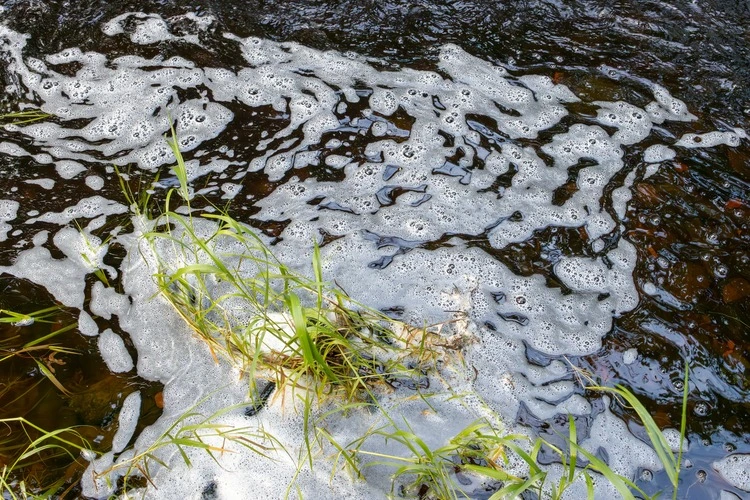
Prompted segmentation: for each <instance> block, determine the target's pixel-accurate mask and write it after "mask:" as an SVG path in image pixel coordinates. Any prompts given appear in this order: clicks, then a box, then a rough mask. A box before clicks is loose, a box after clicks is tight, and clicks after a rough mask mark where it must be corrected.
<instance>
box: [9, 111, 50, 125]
mask: <svg viewBox="0 0 750 500" xmlns="http://www.w3.org/2000/svg"><path fill="white" fill-rule="evenodd" d="M51 116H53V115H51V114H49V113H45V112H44V111H42V110H41V109H27V110H24V111H13V112H11V113H4V114H0V122H5V123H6V124H8V125H24V124H26V123H32V122H36V121H39V120H46V119H47V118H50V117H51Z"/></svg>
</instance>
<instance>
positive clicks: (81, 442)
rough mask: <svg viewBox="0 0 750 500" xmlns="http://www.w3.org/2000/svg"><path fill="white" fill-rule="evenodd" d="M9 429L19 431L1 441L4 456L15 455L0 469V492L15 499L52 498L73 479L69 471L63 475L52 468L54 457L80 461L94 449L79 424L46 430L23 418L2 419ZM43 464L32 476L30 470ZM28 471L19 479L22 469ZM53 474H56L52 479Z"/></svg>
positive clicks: (1, 452) (0, 422) (0, 456)
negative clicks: (82, 456)
mask: <svg viewBox="0 0 750 500" xmlns="http://www.w3.org/2000/svg"><path fill="white" fill-rule="evenodd" d="M0 424H2V425H3V426H4V427H6V428H7V429H14V431H15V432H16V434H15V435H14V436H12V437H11V438H10V439H2V440H0V458H2V456H11V457H12V458H11V459H10V460H8V461H7V462H5V463H4V464H3V465H2V468H0V494H2V495H8V496H9V497H10V498H12V499H14V500H15V499H18V498H23V499H26V498H50V497H51V496H52V495H53V494H55V493H57V492H58V490H59V489H60V488H62V487H63V486H64V485H65V483H66V482H67V481H68V480H69V479H70V478H69V477H68V476H67V474H66V472H63V473H62V474H59V473H58V472H57V471H56V470H54V469H50V468H49V467H48V464H49V462H50V461H51V460H55V459H57V458H60V457H63V456H67V457H68V459H69V460H70V462H71V463H72V462H75V461H78V460H80V457H79V454H80V452H81V451H83V450H91V446H90V444H89V443H88V441H86V439H85V438H84V437H83V436H82V435H81V434H80V433H79V432H78V431H77V430H76V428H75V427H66V428H62V429H54V430H49V431H48V430H45V429H43V428H41V427H39V426H38V425H35V424H34V423H33V422H30V421H29V420H27V419H25V418H23V417H13V418H2V419H0ZM34 466H37V469H39V468H40V467H39V466H41V474H39V475H37V474H34V475H33V476H32V475H29V474H28V471H29V470H30V469H31V468H32V467H34ZM24 470H25V471H27V473H25V474H22V476H24V477H23V478H22V479H18V478H17V476H18V475H19V472H20V471H24ZM50 476H54V477H53V478H52V479H50Z"/></svg>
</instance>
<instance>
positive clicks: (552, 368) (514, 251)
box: [0, 0, 750, 499]
mask: <svg viewBox="0 0 750 500" xmlns="http://www.w3.org/2000/svg"><path fill="white" fill-rule="evenodd" d="M748 26H750V5H749V4H748V3H747V2H743V1H739V0H738V1H735V2H731V1H723V2H722V1H697V0H696V1H692V2H687V1H679V2H626V1H622V2H604V1H576V2H573V1H569V2H553V1H549V2H544V1H528V2H497V3H492V4H489V5H488V4H486V3H485V2H471V1H467V2H430V3H421V2H390V1H388V2H370V1H341V2H282V3H276V2H247V3H239V2H203V3H200V4H199V5H186V4H184V3H177V2H128V3H126V4H119V3H110V2H93V1H92V2H29V1H6V2H3V3H2V4H0V83H1V84H2V85H3V87H4V88H5V89H6V90H5V92H4V93H3V95H2V96H0V114H1V113H6V112H11V111H16V110H18V109H23V108H25V107H33V108H41V109H42V110H43V111H45V112H47V113H49V114H51V115H53V116H52V117H50V118H47V119H45V120H41V121H38V122H34V123H26V124H16V125H9V126H5V127H4V128H2V129H0V193H2V194H0V266H2V271H3V273H4V274H2V282H0V287H1V288H0V289H2V290H3V292H2V293H3V295H2V297H0V307H2V308H3V309H11V310H23V312H30V311H33V310H37V309H41V308H43V307H48V306H50V305H52V304H54V303H58V304H62V306H64V307H63V308H62V309H61V310H60V311H59V312H58V313H56V316H55V317H54V318H53V320H52V324H53V325H59V326H63V325H65V324H70V323H71V322H74V321H77V322H78V328H76V329H73V330H71V331H70V332H67V333H66V334H65V335H66V337H64V338H65V339H66V340H65V343H66V345H69V346H74V347H75V348H76V349H78V350H79V351H81V352H83V353H84V355H82V356H70V355H68V356H66V355H64V354H61V355H58V356H57V358H59V359H61V360H63V362H64V363H66V364H64V365H63V364H56V361H55V357H53V358H52V360H50V358H49V357H48V358H47V359H46V361H45V362H46V363H47V364H46V366H47V367H48V368H49V367H50V366H51V367H53V368H56V371H55V373H56V374H57V377H58V379H59V381H61V382H62V383H63V385H65V386H67V387H69V388H70V389H71V392H73V393H74V396H73V397H67V396H65V395H63V394H60V391H59V389H58V388H57V387H55V386H54V385H53V384H49V378H48V377H47V378H45V377H44V374H43V373H42V372H41V369H40V368H39V367H38V365H36V364H35V362H33V360H28V359H27V360H25V361H23V362H22V361H16V360H13V363H12V364H11V363H6V366H4V367H2V370H3V372H2V374H3V375H2V376H3V377H4V379H3V381H2V382H3V384H10V382H11V381H13V384H15V385H14V386H13V387H15V389H13V390H11V391H5V390H4V392H3V393H2V395H0V397H2V398H3V399H4V401H3V403H2V404H0V407H2V408H4V409H3V410H2V411H3V413H2V414H1V415H0V417H3V418H7V417H11V416H18V415H19V414H22V415H23V416H26V417H27V418H28V419H30V420H33V421H35V422H38V423H40V425H42V426H43V427H50V426H54V425H74V424H86V425H93V426H95V427H96V430H94V431H92V432H93V434H92V435H91V436H90V438H91V439H95V440H98V442H99V443H100V444H101V445H102V448H103V450H106V449H107V447H110V446H113V445H112V443H113V441H114V443H115V445H118V437H117V436H116V435H115V433H116V431H117V429H118V422H119V426H123V423H124V422H126V421H127V419H125V418H123V417H118V416H117V415H118V413H120V412H121V411H120V409H121V408H122V407H123V406H124V405H125V406H127V405H128V404H130V405H131V406H132V404H133V403H132V402H131V403H127V401H126V400H127V399H128V396H129V395H131V394H136V393H137V395H138V398H139V404H140V410H138V411H137V412H136V413H139V415H140V416H139V417H138V418H137V419H131V420H133V423H134V422H135V420H138V424H137V425H136V426H135V429H134V430H132V432H131V436H133V440H134V439H135V437H136V436H138V435H139V434H140V432H141V430H143V429H144V428H146V427H147V426H149V425H151V424H153V423H154V422H155V421H157V419H159V418H160V415H161V411H162V410H161V408H160V407H161V406H164V403H163V401H161V398H162V397H163V396H162V394H164V395H166V396H169V394H171V393H180V391H188V389H187V388H185V387H181V386H179V384H177V383H176V382H175V381H174V379H175V373H174V372H170V370H169V369H168V367H165V366H162V365H160V364H159V363H158V360H157V359H156V358H158V349H162V348H163V347H164V346H163V345H159V346H156V347H154V346H149V345H147V342H146V341H145V340H144V338H146V337H147V334H148V333H149V332H150V333H153V332H154V331H156V330H155V328H156V327H155V326H154V325H157V326H158V325H162V323H159V322H158V321H157V320H153V319H151V320H149V319H148V318H151V317H152V316H149V315H150V314H151V315H159V314H162V313H160V312H158V310H156V312H154V311H152V310H151V309H149V307H152V306H150V305H146V300H145V298H144V297H145V295H148V294H147V293H146V292H144V290H147V288H139V287H140V286H142V285H139V284H137V281H138V278H137V271H132V270H131V268H133V267H137V266H135V265H132V261H131V259H134V258H135V253H134V252H132V251H131V249H130V247H128V241H129V240H128V234H127V233H130V232H132V231H133V228H132V226H128V225H127V224H125V223H123V220H124V218H127V215H126V214H127V211H128V209H127V205H128V202H127V200H126V199H125V197H124V195H123V192H122V187H121V184H120V183H119V182H118V175H117V172H116V171H115V169H114V168H113V165H116V166H117V168H118V170H119V171H120V172H121V173H122V172H127V173H128V176H127V180H128V183H129V185H130V189H132V190H133V191H135V192H140V191H141V190H142V189H143V188H144V187H146V186H150V185H151V183H152V180H153V179H154V178H157V176H158V179H159V181H158V183H157V184H156V186H155V188H154V189H155V193H154V199H155V200H157V201H161V200H163V197H164V193H165V192H166V190H167V189H168V188H169V187H171V186H174V185H175V182H176V179H175V178H174V177H173V175H172V174H171V173H170V171H169V165H170V164H171V162H173V158H172V156H171V153H170V152H169V149H168V147H167V146H166V144H165V143H164V141H163V139H162V135H163V134H164V133H166V132H168V130H169V120H173V121H174V123H175V124H176V130H177V133H178V136H179V138H180V141H181V148H182V149H183V151H184V153H185V158H186V160H187V161H188V165H189V175H190V178H191V181H192V188H193V190H194V192H195V193H197V194H199V195H200V196H199V198H200V199H202V200H206V201H205V202H203V204H204V205H205V206H209V205H210V204H214V205H217V206H227V207H229V208H228V210H229V212H230V213H231V214H232V215H233V216H234V217H236V218H238V219H240V220H243V221H244V222H246V223H248V224H250V225H251V226H253V227H254V228H256V229H257V230H258V231H259V232H260V233H261V234H263V235H264V238H266V240H267V242H268V243H269V244H271V245H273V248H274V249H275V250H276V251H277V252H278V255H279V257H280V258H281V259H282V261H285V262H287V263H289V264H290V265H292V266H294V267H297V268H299V269H300V270H304V269H305V266H306V265H307V262H309V259H308V257H309V254H310V251H311V248H310V241H311V240H312V238H313V237H315V238H317V239H318V240H319V241H320V242H321V244H322V245H323V246H322V253H323V257H324V271H325V276H326V277H327V279H331V280H333V279H334V278H335V279H336V282H337V283H338V284H339V285H340V286H342V288H343V289H345V290H346V291H347V292H348V293H350V294H351V295H352V296H353V297H355V298H356V299H358V300H360V301H362V302H364V303H366V304H368V305H370V306H372V307H377V308H381V309H383V310H385V311H388V312H389V313H390V314H394V315H398V316H399V317H400V318H402V319H405V320H407V321H411V322H415V323H417V324H419V323H421V322H422V321H429V322H437V321H444V320H449V319H452V318H453V317H454V316H453V315H454V314H456V313H454V311H461V312H462V313H464V314H467V315H468V317H469V318H470V320H471V324H472V325H473V326H472V328H474V330H472V331H473V332H474V334H475V335H476V337H477V338H478V339H479V342H480V345H481V348H475V349H474V350H471V349H470V350H469V351H468V352H467V353H466V356H467V359H468V360H469V361H470V362H471V363H473V366H474V367H475V368H476V369H477V378H476V380H474V381H473V382H472V384H471V389H472V390H476V391H477V392H478V393H479V394H481V395H482V397H483V398H485V400H486V401H487V402H488V404H489V405H490V406H491V407H492V408H493V410H495V411H497V412H498V413H499V414H501V416H502V417H503V419H504V420H506V421H508V422H514V423H515V424H519V425H521V426H525V427H526V428H528V429H532V430H533V431H534V432H536V433H541V434H545V435H552V434H553V433H551V431H550V429H558V428H562V427H561V418H563V419H564V418H565V415H566V414H567V413H572V414H574V415H576V418H577V421H578V422H579V426H580V428H581V432H582V434H581V436H583V435H590V437H591V439H592V441H591V443H592V446H593V447H594V449H596V446H595V445H594V443H596V445H597V446H600V447H601V449H602V450H604V451H602V453H603V454H604V456H606V457H608V459H609V460H610V462H611V463H612V464H618V465H620V466H622V470H624V471H628V472H629V473H630V474H632V476H633V477H634V479H637V481H638V484H639V485H640V486H642V487H644V489H646V490H647V491H652V492H655V491H658V490H665V491H668V488H669V486H668V481H667V479H666V476H665V475H664V474H663V473H662V472H660V471H659V470H658V467H655V466H654V464H650V462H649V459H648V458H643V456H642V455H639V454H638V453H636V452H635V451H633V452H632V453H633V458H632V460H630V463H628V457H627V456H626V455H627V453H628V450H637V449H638V446H637V445H636V444H632V443H631V444H629V445H628V446H623V450H620V451H619V452H618V450H617V447H618V446H619V444H614V443H619V441H618V439H620V437H618V436H622V435H624V434H618V432H620V433H626V434H627V433H628V432H629V434H628V436H630V439H631V440H633V443H635V442H637V441H638V439H640V440H647V439H646V437H645V433H644V432H643V430H642V428H641V427H640V426H639V425H638V422H637V420H636V419H635V418H634V415H633V413H632V412H630V411H628V410H627V409H624V408H623V407H622V406H620V405H618V404H615V403H612V404H610V405H609V409H605V406H606V404H605V403H606V402H608V401H604V400H602V399H597V398H595V397H593V396H592V395H590V394H588V395H587V397H588V398H589V399H588V400H587V399H584V398H583V397H582V396H583V395H584V391H583V390H582V389H581V388H580V386H578V385H576V383H575V377H574V375H573V373H572V371H571V369H570V366H571V365H572V366H576V367H579V368H582V369H585V370H588V371H589V372H591V373H592V374H594V376H595V377H597V379H598V380H599V381H600V382H602V383H603V384H606V385H613V384H616V383H622V384H624V385H626V386H627V387H630V388H631V389H632V390H633V391H634V392H635V393H636V394H637V395H638V396H639V398H641V400H642V401H644V403H646V405H647V406H648V408H649V410H650V411H651V412H652V414H653V415H654V416H655V419H656V421H657V423H658V424H660V425H661V426H663V427H672V428H674V427H678V426H679V418H680V401H681V394H682V391H681V386H680V384H681V379H682V373H683V367H684V363H685V362H686V361H687V363H688V365H689V381H690V382H689V389H690V400H689V405H688V420H687V430H688V441H689V447H688V449H687V452H686V455H685V459H686V464H687V465H686V469H685V470H684V471H683V474H682V476H681V484H680V495H679V498H694V499H703V498H732V495H736V496H737V497H739V498H745V497H747V496H748V495H750V473H749V472H748V469H750V459H749V458H748V456H749V455H748V454H750V417H749V416H748V415H750V411H749V410H750V407H749V406H750V405H749V403H748V393H749V391H750V381H749V380H748V369H750V365H749V364H748V359H750V357H749V356H750V351H749V349H748V345H749V344H748V339H749V335H750V334H748V324H750V313H749V310H748V308H749V306H750V254H749V253H748V249H749V248H750V247H749V246H748V238H750V235H749V233H748V222H747V221H748V215H750V197H749V196H748V195H749V192H750V184H749V182H750V156H749V154H750V149H749V148H748V145H749V144H750V142H748V140H747V138H746V135H745V132H744V131H745V130H748V121H750V99H749V97H750V86H749V85H750V64H748V61H750V54H749V53H748V51H749V50H750V28H748ZM197 199H198V198H196V200H197ZM196 203H197V202H196ZM199 205H200V204H199ZM80 234H85V235H87V237H86V238H82V237H81V236H80ZM82 254H85V255H86V257H85V258H82V257H81V255H82ZM92 262H94V263H96V264H97V265H92V264H91V263H92ZM95 267H99V268H101V269H104V272H106V273H108V276H109V281H111V283H107V285H111V286H102V282H101V280H100V279H99V278H97V277H96V276H95V274H94V273H93V272H92V269H93V268H95ZM129 273H130V274H129ZM149 297H150V295H149ZM143 318H146V319H143ZM149 321H152V323H149ZM165 321H166V320H165ZM164 325H167V328H169V322H167V323H164ZM30 328H32V329H34V330H33V332H32V331H31V330H30ZM49 328H50V327H49V324H42V323H37V324H36V325H34V326H33V327H22V326H18V327H11V326H8V327H6V330H3V335H4V336H5V339H6V340H7V341H8V342H11V341H13V338H14V336H16V335H21V337H20V338H25V337H23V336H24V335H29V336H30V335H35V336H39V335H43V334H44V333H46V332H49V331H50V330H49ZM175 328H176V327H175ZM82 334H83V335H82ZM61 338H62V337H61ZM16 340H17V339H16ZM170 342H171V344H170V345H175V344H174V342H175V341H173V340H170ZM155 349H156V350H155ZM196 349H198V348H197V347H196ZM123 350H124V351H126V353H127V355H123V356H120V357H117V356H114V355H111V356H109V357H108V355H106V354H103V357H104V361H102V359H101V356H100V355H99V353H100V352H103V351H107V352H109V351H117V352H120V353H122V351H123ZM191 352H192V351H191ZM168 358H169V360H172V361H174V362H175V363H179V362H182V361H179V358H178V357H174V356H173V357H169V356H168ZM128 360H130V364H128ZM149 362H151V363H152V364H149ZM196 363H197V364H198V365H200V362H196ZM200 366H202V365H200ZM37 381H41V382H43V383H41V382H40V383H39V384H37ZM504 381H510V382H507V384H506V382H504ZM44 384H47V385H44ZM18 387H23V388H24V389H23V390H21V389H18ZM175 387H180V388H179V390H178V389H175ZM170 391H172V392H170ZM198 392H200V391H198ZM21 394H22V396H21ZM196 394H197V393H196ZM167 399H168V400H169V397H167ZM130 401H133V399H132V398H131V399H130ZM165 408H166V412H167V413H169V412H170V411H171V410H170V406H169V401H167V404H166V407H165ZM610 411H611V412H612V414H613V415H615V416H617V417H619V418H621V419H623V420H624V421H625V422H626V423H628V427H627V429H628V430H625V427H622V428H620V427H618V426H617V424H606V425H605V424H602V423H601V422H602V421H604V420H605V419H606V418H609V416H610V413H609V412H610ZM51 415H54V417H50V416H51ZM118 418H119V421H118ZM466 423H468V422H466ZM134 425H135V423H134ZM616 429H619V431H618V430H616ZM563 432H564V431H563ZM610 432H611V433H612V434H611V438H610V439H608V438H607V433H610ZM630 434H632V436H631V435H630ZM633 436H634V437H633ZM123 439H124V438H122V437H121V438H119V441H123ZM124 440H125V443H122V446H121V449H120V450H117V451H118V452H119V451H122V449H124V448H125V445H132V444H133V440H131V439H130V437H127V439H124ZM118 446H119V445H118ZM2 457H3V455H0V458H2ZM85 466H86V464H83V465H81V466H80V467H79V468H78V469H76V467H69V468H68V471H66V473H69V474H70V477H71V481H73V480H74V478H75V477H77V475H79V474H81V473H82V469H83V468H84V467H85ZM628 467H630V468H628ZM652 469H653V470H654V472H651V470H652ZM644 471H645V472H644ZM35 473H38V474H41V472H39V470H36V471H35ZM282 483H283V481H282ZM164 484H167V483H164ZM211 484H214V483H211ZM217 484H218V490H219V491H222V486H221V483H217ZM272 486H273V487H276V488H279V487H281V488H283V484H282V485H279V484H276V485H272ZM198 487H199V488H201V490H202V491H204V492H205V491H207V490H206V488H204V487H203V486H198ZM310 488H311V489H310V490H309V492H310V493H309V494H310V495H311V496H310V497H312V496H315V494H314V493H313V492H318V491H322V490H317V489H315V487H313V486H310ZM214 489H216V488H214ZM382 489H386V490H387V487H383V488H382ZM209 490H210V491H213V490H212V489H210V488H209ZM92 491H93V490H91V489H88V490H86V489H85V488H84V491H83V492H82V491H81V490H80V489H78V488H77V487H74V488H73V489H72V490H71V492H72V493H73V494H75V495H83V494H84V493H85V494H87V495H92ZM161 491H162V492H165V491H172V490H169V487H168V486H164V487H163V489H162V490H161ZM151 494H152V495H155V496H156V497H158V496H159V493H153V492H152V493H151ZM318 494H321V493H318ZM161 495H168V494H167V493H161ZM722 495H723V496H722ZM163 498H167V496H163Z"/></svg>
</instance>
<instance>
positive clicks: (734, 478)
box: [713, 453, 750, 491]
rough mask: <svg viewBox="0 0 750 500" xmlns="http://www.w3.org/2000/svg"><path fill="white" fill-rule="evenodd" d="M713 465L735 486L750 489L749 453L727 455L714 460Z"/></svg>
mask: <svg viewBox="0 0 750 500" xmlns="http://www.w3.org/2000/svg"><path fill="white" fill-rule="evenodd" d="M713 467H714V469H716V470H717V471H719V474H721V475H722V477H723V478H724V479H726V480H727V482H729V484H731V485H732V486H734V487H735V488H739V489H741V490H744V491H750V455H742V454H739V453H738V454H734V455H729V456H728V457H725V458H723V459H721V460H717V461H716V462H714V463H713Z"/></svg>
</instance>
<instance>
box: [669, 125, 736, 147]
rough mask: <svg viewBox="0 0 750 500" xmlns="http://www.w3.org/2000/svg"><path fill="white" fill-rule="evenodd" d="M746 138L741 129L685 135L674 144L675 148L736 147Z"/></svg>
mask: <svg viewBox="0 0 750 500" xmlns="http://www.w3.org/2000/svg"><path fill="white" fill-rule="evenodd" d="M745 137H747V135H746V134H745V132H744V131H743V130H741V129H736V130H735V131H732V132H718V131H715V132H706V133H705V134H685V135H683V136H682V137H680V140H679V141H677V142H675V144H674V145H675V146H682V147H683V148H690V149H693V148H712V147H715V146H719V145H722V144H724V145H726V146H730V147H737V146H739V145H740V141H741V140H742V139H744V138H745Z"/></svg>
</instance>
